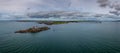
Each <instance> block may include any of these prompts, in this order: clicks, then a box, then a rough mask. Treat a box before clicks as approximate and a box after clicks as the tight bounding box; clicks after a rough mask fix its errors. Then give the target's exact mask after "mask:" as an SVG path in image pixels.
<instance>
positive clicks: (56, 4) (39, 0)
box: [0, 0, 120, 13]
mask: <svg viewBox="0 0 120 53" xmlns="http://www.w3.org/2000/svg"><path fill="white" fill-rule="evenodd" d="M101 1H107V2H108V0H101ZM109 1H110V2H120V0H109ZM107 2H106V3H107ZM100 4H104V2H103V3H101V2H100V3H99V2H98V0H0V12H17V13H19V12H26V10H27V9H28V8H30V11H52V10H67V11H80V12H95V13H109V11H110V10H111V9H112V8H109V7H105V8H104V7H100V6H99V5H100Z"/></svg>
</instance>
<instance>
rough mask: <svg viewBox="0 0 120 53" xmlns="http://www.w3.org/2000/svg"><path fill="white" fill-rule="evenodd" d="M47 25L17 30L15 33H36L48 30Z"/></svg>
mask: <svg viewBox="0 0 120 53" xmlns="http://www.w3.org/2000/svg"><path fill="white" fill-rule="evenodd" d="M49 29H50V28H49V27H46V26H45V27H32V28H29V29H26V30H19V31H16V32H15V33H37V32H42V31H46V30H49Z"/></svg>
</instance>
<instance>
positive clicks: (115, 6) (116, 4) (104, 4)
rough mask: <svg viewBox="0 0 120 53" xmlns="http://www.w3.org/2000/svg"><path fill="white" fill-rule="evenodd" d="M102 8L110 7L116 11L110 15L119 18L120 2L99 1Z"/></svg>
mask: <svg viewBox="0 0 120 53" xmlns="http://www.w3.org/2000/svg"><path fill="white" fill-rule="evenodd" d="M97 2H98V3H99V4H100V7H109V8H110V9H114V11H113V10H112V11H109V13H111V14H114V15H117V16H119V15H120V13H119V12H120V2H118V1H116V2H113V1H110V0H98V1H97Z"/></svg>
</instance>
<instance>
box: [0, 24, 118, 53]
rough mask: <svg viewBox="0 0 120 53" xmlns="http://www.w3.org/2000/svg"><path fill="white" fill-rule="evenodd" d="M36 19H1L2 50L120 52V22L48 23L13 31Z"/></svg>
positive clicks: (23, 52) (4, 52)
mask: <svg viewBox="0 0 120 53" xmlns="http://www.w3.org/2000/svg"><path fill="white" fill-rule="evenodd" d="M32 26H40V27H42V26H47V25H44V24H38V23H35V22H0V53H120V22H102V23H95V22H80V23H69V24H61V25H52V26H49V27H50V28H51V29H50V30H47V31H43V32H40V33H25V34H20V33H14V32H15V31H17V30H21V29H27V28H30V27H32Z"/></svg>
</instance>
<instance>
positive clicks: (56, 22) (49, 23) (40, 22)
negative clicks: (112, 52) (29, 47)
mask: <svg viewBox="0 0 120 53" xmlns="http://www.w3.org/2000/svg"><path fill="white" fill-rule="evenodd" d="M77 22H79V21H39V22H38V23H39V24H46V25H58V24H67V23H77Z"/></svg>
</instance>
